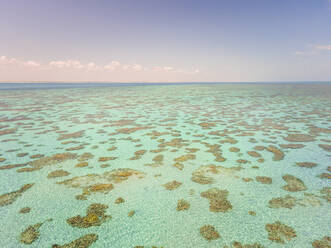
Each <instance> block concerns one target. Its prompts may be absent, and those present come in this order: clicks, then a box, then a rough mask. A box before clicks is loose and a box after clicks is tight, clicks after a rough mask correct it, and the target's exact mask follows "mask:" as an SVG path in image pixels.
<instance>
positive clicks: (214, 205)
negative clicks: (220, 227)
mask: <svg viewBox="0 0 331 248" xmlns="http://www.w3.org/2000/svg"><path fill="white" fill-rule="evenodd" d="M228 194H229V191H227V190H221V189H218V188H211V189H209V190H207V191H204V192H202V193H201V194H200V195H201V196H202V197H204V198H207V199H208V200H209V210H210V211H211V212H223V213H224V212H227V211H229V210H231V209H232V204H231V202H230V201H228V200H227V197H228Z"/></svg>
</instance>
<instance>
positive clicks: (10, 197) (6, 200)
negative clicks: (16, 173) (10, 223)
mask: <svg viewBox="0 0 331 248" xmlns="http://www.w3.org/2000/svg"><path fill="white" fill-rule="evenodd" d="M33 185H34V183H30V184H25V185H24V186H23V187H22V188H20V189H19V190H17V191H13V192H10V193H6V194H3V195H0V207H3V206H6V205H9V204H12V203H13V202H14V201H16V200H17V198H19V197H20V196H22V194H23V193H24V192H25V191H27V190H28V189H30V188H31V187H32V186H33Z"/></svg>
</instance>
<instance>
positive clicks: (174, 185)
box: [162, 180, 182, 190]
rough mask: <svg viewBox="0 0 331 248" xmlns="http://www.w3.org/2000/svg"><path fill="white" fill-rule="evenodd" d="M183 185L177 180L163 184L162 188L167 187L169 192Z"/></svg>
mask: <svg viewBox="0 0 331 248" xmlns="http://www.w3.org/2000/svg"><path fill="white" fill-rule="evenodd" d="M181 185H182V183H181V182H178V181H176V180H174V181H171V182H168V183H166V184H163V185H162V186H163V187H165V188H166V189H167V190H174V189H177V188H178V187H179V186H181Z"/></svg>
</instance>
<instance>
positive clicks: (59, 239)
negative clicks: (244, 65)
mask: <svg viewBox="0 0 331 248" xmlns="http://www.w3.org/2000/svg"><path fill="white" fill-rule="evenodd" d="M330 178H331V84H328V83H313V82H309V83H294V84H292V83H269V84H268V83H265V84H263V83H242V84H240V83H236V84H231V83H222V84H219V83H206V84H204V83H182V84H171V83H168V84H162V83H158V84H148V83H130V84H121V83H117V84H116V83H113V84H101V83H99V84H93V83H77V84H72V83H63V84H56V83H40V84H32V83H26V84H13V83H6V84H0V247H6V248H7V247H8V248H17V247H53V248H56V247H92V248H93V247H121V248H122V247H123V248H126V247H127V248H129V247H131V248H133V247H167V248H172V247H173V248H175V247H176V248H178V247H179V248H180V247H183V248H186V247H187V248H188V247H190V248H191V247H223V248H225V247H233V248H238V247H239V248H240V247H242V248H259V247H268V248H269V247H270V248H273V247H274V248H276V247H298V248H305V247H314V248H316V247H319V248H320V247H322V248H323V247H331V238H330V236H331V224H330V223H331V206H330V202H331V184H330ZM79 245H80V246H79Z"/></svg>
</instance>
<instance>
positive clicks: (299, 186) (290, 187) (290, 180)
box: [282, 174, 307, 192]
mask: <svg viewBox="0 0 331 248" xmlns="http://www.w3.org/2000/svg"><path fill="white" fill-rule="evenodd" d="M283 179H284V181H286V182H287V185H285V186H283V187H282V188H283V189H284V190H287V191H290V192H297V191H303V190H306V189H307V187H306V186H305V184H304V183H303V181H302V180H301V179H299V178H297V177H295V176H292V175H290V174H286V175H284V176H283Z"/></svg>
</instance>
